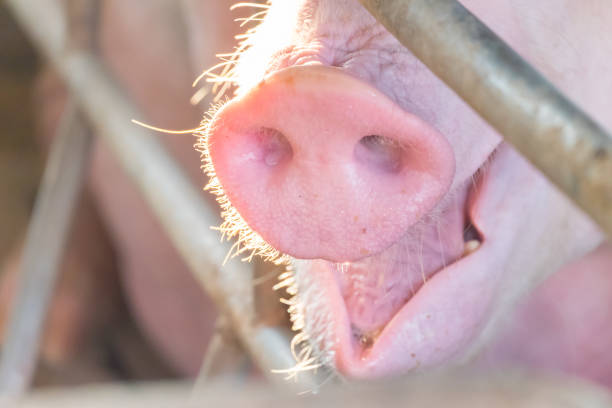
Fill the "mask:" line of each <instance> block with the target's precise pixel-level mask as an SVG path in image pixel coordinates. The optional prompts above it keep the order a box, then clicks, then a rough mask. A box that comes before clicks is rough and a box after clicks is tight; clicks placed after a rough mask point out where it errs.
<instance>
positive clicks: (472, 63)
mask: <svg viewBox="0 0 612 408" xmlns="http://www.w3.org/2000/svg"><path fill="white" fill-rule="evenodd" d="M359 1H360V2H361V3H362V4H363V5H364V6H365V8H366V9H368V10H369V11H370V13H372V15H373V16H374V17H375V18H376V19H377V20H378V21H379V22H380V23H381V24H383V25H384V26H385V27H386V28H387V29H388V30H389V31H390V32H391V33H392V34H393V35H394V36H395V37H396V38H397V39H398V40H399V41H400V42H401V43H402V44H403V45H404V46H406V47H407V48H408V49H410V51H411V52H412V53H413V54H414V55H415V56H416V57H417V58H419V59H420V60H421V61H422V62H423V63H424V64H425V65H427V67H428V68H429V69H430V70H431V71H432V72H433V73H435V74H436V75H437V76H438V77H439V78H440V79H442V80H443V81H444V82H445V83H446V84H447V85H448V86H449V87H450V88H452V89H453V90H454V91H455V92H456V93H457V94H458V95H459V96H460V97H461V98H463V100H464V101H465V102H467V103H468V104H469V105H470V106H471V107H472V108H474V110H475V111H476V112H477V113H478V114H479V115H480V116H481V117H482V118H483V119H485V120H486V121H487V122H489V124H491V125H492V126H493V127H494V128H495V129H497V131H499V133H500V134H501V135H502V136H503V137H504V139H505V140H506V141H508V142H509V143H511V144H512V145H513V146H514V147H515V148H516V149H517V150H519V151H520V152H521V153H522V154H523V155H524V156H525V157H526V158H527V159H528V160H529V161H531V163H533V164H534V165H535V166H536V167H537V168H538V169H540V170H541V171H542V172H543V173H544V174H545V175H546V176H547V177H548V179H549V180H551V181H552V182H553V183H555V184H556V185H557V186H558V187H559V188H560V189H561V190H562V191H564V192H565V194H566V195H567V196H568V197H570V198H571V199H572V200H574V202H575V203H576V204H578V206H579V207H580V208H582V209H583V210H584V211H585V212H586V213H588V214H589V215H590V216H591V217H592V218H593V219H594V220H595V221H596V222H597V223H598V224H599V225H600V226H601V227H602V229H603V230H604V231H605V232H606V233H607V234H608V236H612V137H611V136H610V134H609V133H607V132H606V130H605V129H604V128H603V127H602V126H600V125H599V124H597V123H596V122H595V121H594V120H593V119H591V118H590V117H589V116H588V115H587V114H585V113H584V112H583V111H582V110H580V108H578V107H577V106H576V105H574V104H573V103H572V102H571V101H570V100H569V99H568V98H566V97H565V96H564V95H563V94H561V92H559V91H558V90H557V89H556V88H555V87H554V86H553V85H552V84H551V83H550V82H548V81H547V80H546V78H544V77H543V76H542V75H541V74H539V73H538V72H537V71H536V70H535V69H534V68H532V67H531V66H530V65H529V64H528V63H527V62H526V61H524V60H523V59H522V58H521V57H520V56H519V55H518V54H517V53H516V52H514V51H513V50H512V49H511V48H510V47H509V46H508V45H506V44H505V43H504V42H503V41H502V40H501V39H500V38H499V37H498V36H497V35H496V34H495V33H493V31H491V30H490V29H489V28H487V27H486V26H485V25H484V24H483V23H482V22H480V21H479V20H478V19H477V18H476V17H475V16H474V15H472V14H471V13H470V12H469V11H468V10H467V9H465V8H464V7H463V6H462V5H461V4H459V3H458V2H457V1H456V0H359Z"/></svg>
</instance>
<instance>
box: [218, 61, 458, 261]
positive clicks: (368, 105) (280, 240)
mask: <svg viewBox="0 0 612 408" xmlns="http://www.w3.org/2000/svg"><path fill="white" fill-rule="evenodd" d="M208 152H209V159H210V161H211V163H212V165H213V166H214V172H215V175H216V177H217V178H218V180H219V183H220V185H221V187H222V189H223V193H224V194H225V195H226V196H227V197H228V199H229V201H230V202H231V205H232V206H233V207H234V208H235V209H236V210H237V211H238V213H239V214H240V216H241V217H242V218H243V219H244V221H245V222H246V223H248V225H249V226H250V227H251V228H252V229H253V230H254V231H256V232H257V233H258V234H259V235H261V237H262V238H263V239H264V240H265V241H266V242H268V243H269V244H270V245H272V246H273V247H274V248H276V249H277V250H279V251H281V252H283V253H287V254H289V255H291V256H294V257H297V258H303V259H312V258H321V259H326V260H330V261H334V262H344V261H354V260H358V259H360V258H364V257H366V256H368V255H371V254H374V253H378V252H380V251H382V250H384V249H385V248H387V247H389V246H390V245H392V244H393V243H394V242H396V241H397V240H398V239H399V238H400V237H401V236H402V235H403V234H405V232H406V231H407V229H408V228H409V227H410V226H411V225H413V224H415V223H416V222H417V221H418V220H419V219H421V218H422V217H423V216H424V215H425V214H427V213H428V212H429V211H431V209H432V208H433V207H434V206H435V205H436V204H437V203H438V202H439V201H440V199H441V197H442V196H444V194H445V193H446V192H447V191H448V189H449V186H450V184H451V181H452V179H453V175H454V171H455V161H454V156H453V152H452V150H451V147H450V145H449V144H448V142H447V141H446V139H445V138H444V137H443V136H442V135H440V134H439V133H438V132H437V131H436V130H435V129H433V127H431V126H429V125H428V124H426V123H425V122H423V121H422V120H421V119H419V118H417V117H416V116H414V115H412V114H409V113H407V112H405V111H403V110H402V109H400V108H399V107H398V106H397V105H395V104H394V103H393V102H392V101H391V100H389V99H388V98H387V97H386V96H384V95H383V94H382V93H380V92H379V91H378V90H376V89H375V88H373V87H371V86H370V85H368V84H365V83H363V82H361V81H360V80H358V79H355V78H353V77H351V76H349V75H348V74H345V73H343V72H342V71H341V70H339V69H337V68H333V67H324V66H316V65H311V66H301V67H292V68H287V69H284V70H281V71H278V72H276V73H274V74H273V75H271V76H269V77H268V78H266V79H264V80H263V81H262V82H261V83H260V84H259V85H258V86H257V87H255V88H254V89H252V90H251V91H249V92H247V93H246V94H244V95H242V96H241V97H238V98H236V99H234V100H233V101H232V102H230V103H229V104H227V105H226V106H224V107H223V109H222V110H221V111H220V112H219V113H218V114H217V116H216V117H215V119H214V121H213V123H212V125H211V131H210V133H209V135H208Z"/></svg>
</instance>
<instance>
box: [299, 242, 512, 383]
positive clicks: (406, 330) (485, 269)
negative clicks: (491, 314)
mask: <svg viewBox="0 0 612 408" xmlns="http://www.w3.org/2000/svg"><path fill="white" fill-rule="evenodd" d="M492 251H494V252H496V251H495V248H493V245H491V244H489V243H488V242H484V243H483V244H482V246H481V248H479V249H478V250H477V251H476V252H474V253H472V254H470V255H468V256H466V257H464V258H462V259H460V260H458V261H457V262H455V263H453V264H452V265H449V266H447V267H446V268H444V269H442V270H441V271H439V272H438V273H436V274H435V275H434V276H433V277H432V278H431V279H430V280H428V281H427V282H426V283H425V284H424V285H423V286H422V287H421V289H420V290H418V291H417V293H416V294H415V295H414V296H413V297H412V298H411V299H410V300H409V301H408V302H407V303H406V304H405V305H404V306H403V307H402V308H401V309H400V310H399V312H398V313H397V314H396V315H395V316H394V317H393V318H392V319H391V320H390V321H389V323H387V325H386V326H385V328H384V329H383V330H382V332H381V333H380V335H379V336H378V338H377V339H376V341H375V342H374V343H373V344H372V345H371V347H368V348H364V347H363V346H361V345H360V344H359V342H356V341H355V338H354V335H353V333H352V329H351V323H350V320H349V318H348V314H347V311H346V306H345V305H344V300H343V298H342V296H341V294H340V291H339V288H338V284H337V282H336V280H335V278H334V273H333V270H332V264H329V263H327V262H326V261H305V262H304V263H305V264H304V265H301V266H298V268H299V269H300V271H299V272H298V275H297V276H296V278H297V281H298V286H301V285H300V280H302V279H300V275H302V276H304V275H308V278H309V279H308V280H309V281H310V280H316V281H317V282H318V285H319V290H318V291H316V293H314V294H313V296H317V297H319V296H323V299H324V302H325V304H326V305H327V310H326V311H322V310H320V309H318V308H317V307H316V306H314V305H316V303H317V299H309V294H308V293H306V294H305V295H304V296H303V297H302V298H301V299H300V302H301V303H302V304H304V305H306V307H305V310H304V313H305V315H306V316H305V317H306V319H307V320H309V321H311V322H312V321H313V320H314V321H317V317H315V316H313V315H315V314H316V315H318V317H319V318H318V320H319V323H315V324H311V327H308V326H307V327H306V332H307V334H308V335H309V337H310V338H311V340H313V339H315V341H316V342H317V343H318V344H316V345H315V346H316V347H318V348H320V349H322V350H323V351H324V352H325V351H326V352H328V354H329V356H330V360H331V361H330V363H331V364H332V365H333V366H334V368H335V369H336V370H337V371H338V372H339V373H340V374H342V375H345V376H348V377H353V378H364V379H365V378H377V377H383V376H389V375H397V374H401V373H406V372H409V371H412V370H415V369H420V368H425V367H430V366H435V365H438V364H439V363H442V362H445V361H449V360H452V359H453V358H454V357H457V356H458V354H459V352H460V351H461V350H463V349H465V348H466V346H467V344H468V343H470V342H471V341H472V340H473V339H474V337H475V336H476V335H477V334H478V332H479V331H481V329H482V323H481V322H483V321H484V320H486V319H485V317H486V312H487V310H488V309H489V305H490V303H491V300H492V298H493V295H494V293H495V286H496V283H497V281H498V279H497V276H495V275H496V274H499V273H500V271H498V272H496V271H495V268H494V265H493V264H492V262H491V261H492V258H495V257H490V256H488V254H489V253H490V252H492ZM318 301H319V302H321V300H320V299H318ZM309 305H313V307H312V308H310V307H309ZM322 315H323V316H324V317H321V316H322ZM321 318H322V319H325V320H326V321H325V322H324V323H323V322H321V321H320V320H321ZM317 326H318V327H317Z"/></svg>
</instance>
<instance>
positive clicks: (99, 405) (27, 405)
mask: <svg viewBox="0 0 612 408" xmlns="http://www.w3.org/2000/svg"><path fill="white" fill-rule="evenodd" d="M190 388H191V385H190V384H186V383H173V382H160V381H157V382H155V383H144V384H130V385H126V384H105V385H97V386H89V387H77V388H76V389H75V388H70V389H55V390H41V391H38V392H35V393H34V394H33V395H31V396H28V397H27V398H25V399H24V400H22V401H20V402H19V404H18V405H11V406H5V407H4V408H11V407H12V408H81V407H84V406H86V407H88V408H108V407H121V408H162V407H183V408H196V407H227V408H229V407H249V408H272V407H275V408H279V407H283V408H284V407H294V408H307V407H313V406H315V407H317V408H336V407H350V408H365V407H385V408H399V407H453V408H474V407H495V408H521V407H522V408H533V407H538V408H553V407H556V408H558V407H563V408H579V407H580V408H609V407H610V406H611V404H612V397H611V396H610V394H609V390H606V389H604V388H600V387H597V386H594V385H589V384H588V383H585V382H580V381H577V380H576V379H572V378H564V377H562V376H559V375H557V376H554V377H553V376H543V375H537V376H536V375H533V374H531V375H528V374H526V373H511V374H508V373H503V374H501V373H496V374H491V373H481V374H480V375H476V374H474V373H470V372H456V373H455V372H454V373H451V374H448V373H446V374H441V373H437V374H436V375H431V374H430V375H428V376H423V377H419V376H416V375H414V376H412V377H411V379H410V381H405V380H403V381H398V380H387V381H384V382H383V381H380V382H378V383H367V384H363V383H357V384H347V385H346V386H344V387H328V388H326V389H324V390H322V391H321V392H320V393H319V394H318V395H317V396H316V397H303V396H298V395H295V393H292V392H290V391H287V390H286V389H270V387H267V386H264V385H263V384H258V383H255V382H251V383H240V382H237V381H235V380H234V379H230V380H226V381H215V382H212V383H210V384H208V385H207V386H205V387H203V388H201V389H199V390H198V392H197V393H195V394H194V397H193V398H192V399H190V400H189V401H186V397H185V396H186V395H189V392H190Z"/></svg>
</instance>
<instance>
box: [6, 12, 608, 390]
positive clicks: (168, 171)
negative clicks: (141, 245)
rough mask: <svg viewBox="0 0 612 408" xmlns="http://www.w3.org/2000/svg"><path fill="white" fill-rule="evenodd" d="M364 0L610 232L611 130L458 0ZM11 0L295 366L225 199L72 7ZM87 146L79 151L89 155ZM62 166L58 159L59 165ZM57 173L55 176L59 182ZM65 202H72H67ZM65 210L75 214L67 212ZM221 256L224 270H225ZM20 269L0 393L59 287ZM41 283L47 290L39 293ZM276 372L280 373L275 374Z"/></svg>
mask: <svg viewBox="0 0 612 408" xmlns="http://www.w3.org/2000/svg"><path fill="white" fill-rule="evenodd" d="M360 1H361V2H362V3H363V4H364V5H365V6H366V7H367V8H368V10H370V12H372V14H373V15H374V16H375V17H376V18H377V19H378V20H379V21H380V22H381V23H382V24H384V25H385V26H386V27H387V28H388V29H389V30H390V31H391V32H392V33H393V34H394V35H395V36H396V37H397V38H398V39H399V40H400V41H401V42H402V43H403V44H405V45H406V46H407V47H408V48H409V49H410V50H411V51H412V52H413V53H414V54H415V55H416V56H417V57H418V58H419V59H421V60H422V61H423V62H424V63H425V64H426V65H427V66H428V67H429V68H430V69H431V70H432V71H433V72H434V73H436V74H437V75H438V76H439V77H440V78H442V79H443V80H444V81H445V82H446V83H447V84H448V85H449V86H450V87H451V88H452V89H454V90H455V91H456V92H457V93H458V94H459V95H460V96H461V97H462V98H463V99H464V100H465V101H466V102H468V103H469V104H470V105H471V106H472V107H474V109H475V110H476V111H477V112H478V113H479V114H480V115H482V116H483V118H485V119H486V120H487V121H489V123H491V124H492V125H493V126H494V127H495V128H496V129H498V130H499V131H500V133H501V134H502V135H504V137H505V138H506V140H508V141H509V142H511V143H512V144H514V145H515V146H516V147H517V148H518V149H519V150H520V151H521V152H522V153H523V154H524V155H525V156H527V157H528V158H529V159H530V160H531V161H532V162H533V163H534V164H535V165H536V166H537V167H538V168H540V169H541V170H542V171H543V172H544V173H545V174H546V175H547V176H548V177H549V178H550V179H551V180H552V181H554V182H555V183H556V184H557V185H559V186H560V187H561V188H562V189H563V190H564V191H565V192H566V193H567V194H568V195H569V196H570V197H571V198H573V199H574V200H575V201H576V203H577V204H578V205H579V206H581V207H582V208H583V209H585V211H587V212H588V213H589V214H590V215H591V216H592V217H593V218H594V219H595V220H596V221H597V222H598V223H599V224H600V225H601V226H602V228H603V229H604V230H605V231H607V232H608V234H610V233H612V206H611V205H610V203H612V139H611V138H610V136H609V135H608V134H606V132H605V131H604V130H603V129H602V128H601V127H600V126H598V125H597V124H596V123H595V122H594V121H592V120H591V119H590V118H589V117H588V116H587V115H585V114H584V113H583V112H581V111H580V110H579V109H578V108H576V107H575V106H574V105H573V104H572V103H571V102H569V101H568V100H567V99H566V98H565V97H563V95H561V94H560V93H559V92H558V91H557V90H556V89H555V88H554V87H553V86H552V85H550V84H549V83H548V82H547V81H546V80H545V79H544V78H543V77H542V76H540V75H539V74H538V73H537V72H536V71H535V70H534V69H533V68H531V67H530V66H529V65H528V64H527V63H525V62H524V61H523V60H522V59H521V58H520V57H519V56H518V55H517V54H516V53H514V52H513V51H512V50H511V49H510V48H509V47H508V46H506V45H505V44H504V43H503V42H502V41H501V40H500V39H499V38H497V37H496V36H495V34H493V33H492V32H491V31H490V30H489V29H487V28H486V27H485V26H484V25H483V24H482V23H480V22H479V21H478V20H477V19H476V18H475V17H474V16H472V15H471V14H470V13H469V12H468V11H467V10H465V9H464V8H463V7H462V6H461V5H459V3H457V2H456V1H455V0H360ZM5 3H6V4H7V5H8V6H9V7H10V8H11V9H12V10H13V12H14V14H15V16H16V18H17V20H18V21H19V22H20V23H21V25H22V27H23V28H24V29H25V31H26V32H27V33H28V34H29V35H30V37H31V38H32V39H33V41H34V43H35V44H36V45H37V46H38V48H39V49H40V50H41V51H42V53H43V54H44V55H45V56H46V57H47V58H48V60H49V61H51V63H52V64H53V66H54V67H55V68H56V70H57V71H58V72H59V73H60V75H61V76H62V78H63V80H64V81H65V83H66V84H67V86H68V88H69V89H70V91H71V93H72V95H73V98H74V100H75V102H76V103H77V104H78V106H79V110H80V111H81V112H82V113H83V115H85V116H86V117H87V119H88V120H89V123H90V125H91V127H92V128H94V129H95V131H96V134H98V135H99V136H100V137H102V138H103V139H104V141H105V142H106V143H107V144H108V145H109V146H110V148H111V150H112V151H113V152H114V154H115V156H116V157H117V158H118V159H119V161H120V163H121V165H122V166H123V167H124V169H125V170H126V173H127V174H128V175H129V177H130V178H131V179H132V180H133V181H134V182H135V184H136V185H137V186H138V188H139V189H140V192H141V194H142V196H143V197H144V199H145V201H146V202H147V204H148V205H149V206H150V207H151V209H152V210H153V212H154V213H155V215H156V217H157V218H158V219H159V221H160V222H161V224H162V225H163V227H164V228H165V230H166V232H167V233H168V235H169V237H170V239H171V241H172V242H173V244H174V245H175V246H176V248H177V249H178V250H179V252H180V254H181V256H182V257H183V258H184V260H185V262H186V263H187V264H188V265H189V267H190V268H191V270H192V271H193V273H194V275H196V276H197V277H198V278H199V279H200V281H201V282H202V284H203V286H204V288H205V289H206V291H207V293H208V294H209V295H210V297H211V298H212V299H213V300H214V301H215V303H216V304H217V306H218V308H219V310H220V311H221V313H222V314H224V315H225V316H226V317H227V319H228V320H229V322H230V324H231V326H232V327H233V329H234V330H235V332H236V334H237V336H238V338H239V339H240V341H241V342H242V344H243V345H244V347H245V349H246V350H247V351H248V352H249V353H250V354H251V356H252V357H253V359H254V360H255V361H256V362H257V364H258V365H259V366H260V368H261V369H262V372H263V373H265V374H269V373H270V370H271V369H279V368H288V367H290V366H291V365H292V364H293V360H292V355H291V353H290V347H289V339H288V338H287V336H286V335H285V334H284V333H283V331H282V330H280V329H277V328H260V327H257V325H256V316H254V315H253V310H254V308H253V294H252V292H253V291H252V282H251V280H252V276H253V273H252V268H251V267H250V266H249V265H248V264H244V263H240V262H238V261H230V262H229V263H228V264H227V265H223V261H224V259H225V255H226V253H227V251H228V249H229V248H228V246H227V245H224V244H220V243H219V238H218V235H217V233H216V232H214V231H211V229H210V226H211V225H215V224H216V223H217V216H216V209H212V208H210V207H209V206H208V205H207V204H206V203H205V201H204V200H203V198H202V196H201V194H200V192H199V191H198V189H197V188H195V187H194V186H193V185H192V184H191V183H189V182H188V181H187V178H186V177H185V175H184V174H183V172H182V171H181V169H180V167H179V166H178V165H177V164H176V163H175V162H174V161H173V159H172V158H171V157H170V156H169V155H168V154H167V153H166V152H165V150H164V149H163V148H162V146H161V145H160V143H159V142H158V141H157V136H156V135H154V134H151V133H150V132H148V131H146V130H145V129H143V128H140V127H135V126H134V125H132V124H131V123H130V120H131V119H132V118H135V117H139V115H138V113H137V110H136V108H135V107H134V106H133V105H132V104H131V103H130V101H129V99H128V98H127V97H126V95H125V94H124V93H123V92H122V90H121V89H120V88H119V87H118V86H117V84H116V83H115V81H114V80H113V79H112V78H111V77H110V75H109V74H108V73H107V72H106V71H105V70H104V68H103V66H102V64H101V63H100V61H99V60H98V58H97V57H96V55H95V54H94V53H93V52H92V51H91V50H87V49H83V48H78V47H77V48H74V47H73V48H71V47H69V46H68V44H69V39H68V30H67V18H66V13H64V12H63V11H62V10H61V9H60V8H59V6H58V2H56V1H53V0H5ZM432 27H436V29H435V30H432V29H431V28H432ZM493 79H494V80H493ZM508 118H513V119H514V120H508ZM128 135H129V137H128ZM62 140H64V138H63V137H60V138H59V139H58V141H57V142H56V143H58V144H60V143H63V142H62ZM86 150H87V149H86V148H84V149H82V150H79V151H78V152H75V153H74V155H76V156H81V157H82V156H83V155H84V152H85V151H86ZM52 166H53V160H52V161H51V162H50V165H49V167H48V170H49V171H52V170H53V169H52ZM73 171H74V169H73V170H69V169H66V172H73ZM45 180H46V179H45ZM59 182H60V181H59V180H58V179H57V178H55V179H53V182H52V183H53V184H54V185H57V183H59ZM69 190H70V189H69ZM76 190H78V180H75V183H73V189H72V190H71V191H72V192H71V193H70V194H69V193H68V192H66V193H65V194H64V193H61V192H60V191H59V190H58V189H53V188H49V189H44V188H43V191H42V192H41V197H40V198H39V201H40V202H41V203H44V202H45V200H47V201H48V202H49V199H48V198H46V197H47V196H48V195H53V194H60V195H64V197H65V198H67V201H65V203H66V206H68V204H69V203H68V201H70V197H73V194H74V191H76ZM40 206H41V207H42V206H43V204H40ZM179 208H180V210H177V209H179ZM66 211H67V213H69V207H66V209H65V210H64V212H66ZM41 214H42V211H41ZM64 218H65V220H64V222H65V223H66V225H67V223H68V222H69V220H68V217H64ZM36 225H37V222H34V223H33V224H32V226H31V231H30V233H32V231H35V229H36V228H37V227H36ZM32 245H36V243H32ZM53 250H54V251H55V252H56V253H55V254H49V256H50V257H51V256H55V257H57V253H58V252H59V251H61V245H59V246H58V247H57V248H54V249H53ZM37 256H40V254H37ZM26 257H28V251H26ZM28 265H30V266H28ZM222 267H223V273H219V271H220V269H221V268H222ZM40 274H43V275H44V274H46V275H45V276H47V277H48V278H47V279H46V280H45V281H44V285H47V288H46V289H47V291H48V292H44V291H42V292H41V291H40V289H33V286H32V285H29V284H27V283H26V282H28V281H29V282H31V281H32V279H33V278H35V277H37V276H40ZM22 275H23V276H22V284H21V286H20V289H19V293H18V296H17V299H18V300H17V303H16V304H17V305H18V307H17V308H16V309H15V310H14V311H13V314H12V318H11V324H10V325H9V327H10V328H11V329H10V330H9V332H8V337H7V339H6V341H5V346H4V348H3V354H2V359H1V361H0V393H4V394H5V395H18V394H20V393H22V392H23V391H24V390H25V389H26V388H27V386H28V384H29V382H30V378H31V374H32V368H33V366H34V362H35V358H36V351H37V349H36V348H37V342H36V340H34V341H30V342H27V341H25V342H24V338H25V337H26V336H28V335H33V336H36V337H37V336H38V335H39V334H40V324H41V322H42V321H43V318H44V315H45V305H46V303H45V301H46V299H48V297H49V293H50V291H51V289H52V287H53V273H50V271H49V270H48V268H47V269H44V268H40V267H39V266H37V265H35V264H28V263H27V262H26V267H25V269H24V271H23V274H22ZM40 293H45V294H44V296H43V297H41V298H39V299H38V300H36V296H40ZM28 316H29V317H28ZM32 316H34V317H32ZM24 319H25V320H28V319H30V320H29V321H30V323H31V324H30V326H29V327H28V328H27V330H23V327H22V326H21V325H22V324H24V323H23V322H22V321H23V320H24ZM32 322H33V323H32ZM32 324H33V325H34V326H35V327H33V326H32ZM20 327H21V329H20ZM271 379H272V380H273V381H282V377H280V376H278V375H276V374H274V375H271ZM318 381H319V379H317V378H316V377H315V376H314V375H311V374H310V373H304V374H302V375H301V376H300V384H301V385H300V386H301V387H303V388H308V387H312V386H314V385H315V384H316V383H317V382H318Z"/></svg>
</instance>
